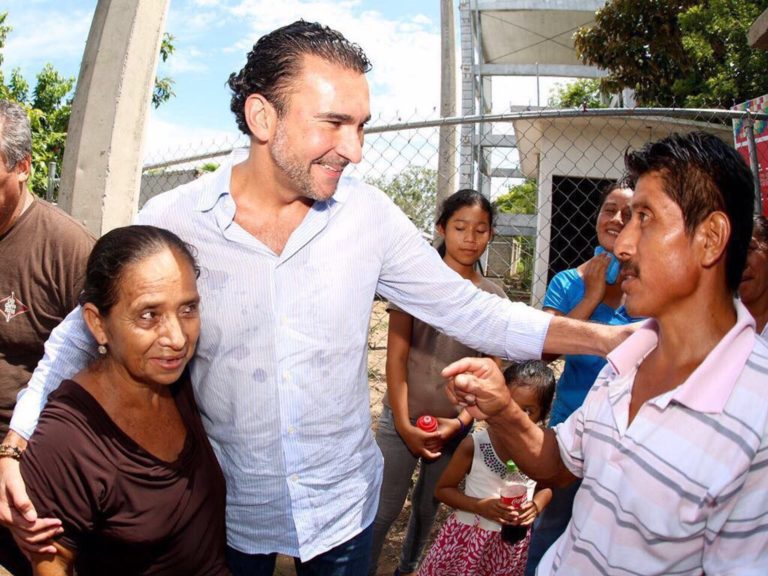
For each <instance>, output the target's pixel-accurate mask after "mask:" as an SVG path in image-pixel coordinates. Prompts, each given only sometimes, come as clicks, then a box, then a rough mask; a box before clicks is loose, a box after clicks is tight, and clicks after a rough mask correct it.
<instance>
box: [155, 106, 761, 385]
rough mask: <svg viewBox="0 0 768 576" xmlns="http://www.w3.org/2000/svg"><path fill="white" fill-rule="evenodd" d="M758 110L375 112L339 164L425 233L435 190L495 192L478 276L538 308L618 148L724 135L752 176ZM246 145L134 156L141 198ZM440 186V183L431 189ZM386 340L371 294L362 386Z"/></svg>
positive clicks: (608, 177)
mask: <svg viewBox="0 0 768 576" xmlns="http://www.w3.org/2000/svg"><path fill="white" fill-rule="evenodd" d="M766 120H768V116H766V115H759V114H752V113H750V112H744V111H733V110H690V109H595V110H527V111H520V112H516V113H509V114H502V115H495V116H484V117H466V118H451V119H441V120H427V121H414V120H410V121H407V122H404V121H402V119H401V118H398V119H397V120H396V121H395V122H390V123H385V122H382V121H381V120H379V121H378V122H377V123H376V124H378V125H375V126H373V127H371V128H369V129H368V130H366V136H365V147H364V153H363V158H364V159H363V161H362V162H360V164H358V165H355V166H350V167H349V168H348V174H352V175H354V176H356V177H357V178H360V179H362V180H365V181H367V182H369V183H372V184H374V185H376V186H378V187H379V188H381V189H382V190H384V191H385V192H386V193H387V194H388V195H389V196H390V197H391V198H392V199H393V200H394V201H395V203H396V204H397V205H398V206H399V207H400V208H401V209H402V210H403V211H404V212H405V213H406V214H407V215H408V216H409V217H410V218H411V220H412V221H413V222H414V224H415V225H416V226H417V227H418V228H419V229H421V230H422V231H423V233H424V235H425V237H426V238H428V239H431V238H432V237H433V235H434V220H435V210H436V203H437V198H438V197H441V198H442V197H445V196H447V195H448V194H450V193H452V192H454V191H455V190H458V189H459V188H475V189H478V190H480V191H481V192H483V193H484V194H485V195H487V196H488V197H490V198H491V199H492V200H494V201H497V203H498V204H499V206H500V207H501V208H503V209H504V211H502V212H500V213H499V214H498V216H497V221H496V225H495V230H496V235H495V236H494V239H493V241H492V242H491V244H490V246H489V249H488V251H487V255H486V257H485V258H484V262H483V264H484V270H485V273H486V276H488V277H489V278H491V279H492V280H493V281H494V282H496V283H498V284H499V285H500V286H502V287H503V288H504V289H505V291H506V293H507V295H508V296H509V297H510V298H511V299H513V300H516V301H523V302H527V303H530V304H532V305H534V306H540V305H541V302H542V300H543V297H544V293H545V291H546V286H547V283H548V282H549V280H550V279H551V277H552V276H553V275H554V274H555V273H557V272H559V271H560V270H564V269H566V268H572V267H574V266H576V265H578V264H580V263H581V262H584V261H585V260H587V259H589V258H590V257H591V256H592V255H593V250H594V248H595V246H596V233H595V228H594V224H595V220H596V217H597V211H598V208H599V206H598V203H599V200H600V195H601V192H602V190H603V189H604V188H605V187H606V186H607V185H608V184H610V183H611V182H613V181H615V180H617V179H619V178H621V177H622V175H623V168H624V163H623V157H624V152H625V151H626V150H627V149H628V148H633V149H634V148H639V147H641V146H643V145H644V144H645V143H647V142H649V141H653V140H658V139H659V138H663V137H664V136H667V135H669V134H671V133H673V132H688V131H692V130H703V131H706V132H709V133H712V134H715V135H717V136H718V137H720V138H722V139H723V140H724V141H726V142H728V143H730V144H733V143H734V138H735V141H736V142H737V148H738V149H739V151H740V152H741V153H742V154H743V155H744V157H745V160H747V161H748V162H749V161H750V159H751V165H752V166H753V173H754V174H755V179H756V182H758V181H759V176H760V177H763V179H764V180H768V178H765V177H764V175H763V174H762V173H761V172H760V171H759V170H758V167H765V168H768V155H766V157H762V156H761V151H760V150H759V148H758V147H757V146H756V139H755V136H754V134H755V132H758V133H759V132H760V131H762V130H763V129H764V128H765V126H764V124H765V122H766ZM755 124H757V127H756V129H755ZM446 128H453V129H454V131H455V135H451V134H450V131H449V132H448V135H447V136H446V132H445V130H446ZM441 129H442V130H443V133H442V136H441V134H440V131H441ZM735 134H736V136H735ZM441 137H442V138H443V139H444V141H446V138H447V141H449V142H450V141H451V140H453V141H455V145H454V146H455V150H456V151H457V152H458V153H457V154H456V155H455V158H456V159H455V161H453V164H452V167H451V168H444V166H445V164H444V163H443V164H440V166H441V168H440V169H441V170H442V171H443V173H441V174H440V176H441V178H438V165H439V156H440V154H441V151H440V150H439V148H440V147H439V142H440V139H441ZM758 140H759V139H758ZM246 145H247V139H245V138H244V137H242V136H239V137H237V136H233V137H232V139H231V141H227V142H218V143H217V144H216V145H215V146H210V147H208V148H206V147H205V146H203V145H201V146H200V147H199V148H196V149H190V150H189V153H188V154H185V155H183V157H181V158H179V156H180V152H179V151H178V150H175V151H169V152H168V156H169V157H172V158H174V159H170V160H169V159H164V158H157V159H154V160H153V161H152V162H151V163H150V164H148V165H147V166H145V170H144V174H143V178H142V190H141V201H140V202H141V204H143V203H144V202H145V201H146V200H147V199H148V198H150V197H152V196H154V195H156V194H158V193H160V192H163V191H165V190H169V189H171V188H173V187H175V186H178V185H180V184H183V183H185V182H188V181H189V180H191V179H193V178H196V177H197V176H199V175H200V174H201V173H202V172H204V171H206V170H210V169H215V167H216V166H217V165H218V163H219V162H221V160H222V159H223V158H224V157H225V156H226V155H227V154H228V153H229V152H230V151H231V149H232V148H234V147H237V146H246ZM758 175H759V176H758ZM439 180H440V184H439V183H438V181H439ZM439 185H440V186H442V187H446V186H449V187H451V189H448V190H438V186H439ZM756 208H757V209H759V203H758V206H757V207H756ZM386 339H387V313H386V310H385V305H384V303H383V302H376V303H374V308H373V313H372V316H371V331H370V339H369V349H370V354H369V376H370V379H371V381H372V385H373V386H380V387H383V386H384V361H385V356H386Z"/></svg>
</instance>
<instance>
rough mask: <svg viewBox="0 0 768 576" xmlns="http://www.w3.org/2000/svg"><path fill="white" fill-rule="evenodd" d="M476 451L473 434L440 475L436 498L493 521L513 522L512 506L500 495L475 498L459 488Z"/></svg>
mask: <svg viewBox="0 0 768 576" xmlns="http://www.w3.org/2000/svg"><path fill="white" fill-rule="evenodd" d="M474 452H475V445H474V442H473V440H472V436H467V437H466V438H464V440H462V441H461V444H459V447H458V448H457V449H456V451H455V452H454V453H453V457H452V458H451V461H450V462H449V463H448V466H447V467H446V469H445V471H444V472H443V474H442V476H440V480H438V481H437V487H436V488H435V498H437V499H438V500H440V501H441V502H443V503H444V504H447V505H448V506H450V507H451V508H456V509H458V510H463V511H465V512H469V513H471V514H478V515H480V516H482V517H483V518H487V519H488V520H491V521H492V522H498V523H499V524H509V523H511V520H512V514H513V512H512V508H511V507H510V506H505V505H504V504H502V503H501V499H500V498H499V497H497V496H494V497H489V498H473V497H471V496H467V495H466V494H464V493H463V492H462V491H461V490H459V484H460V483H461V481H462V480H463V479H464V477H465V476H466V475H467V474H468V473H469V471H470V469H471V468H472V456H473V455H474Z"/></svg>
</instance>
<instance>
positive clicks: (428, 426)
mask: <svg viewBox="0 0 768 576" xmlns="http://www.w3.org/2000/svg"><path fill="white" fill-rule="evenodd" d="M416 426H418V427H419V428H420V429H421V430H424V432H437V418H435V417H434V416H430V415H428V414H425V415H424V416H419V418H418V419H417V420H416Z"/></svg>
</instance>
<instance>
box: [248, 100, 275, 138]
mask: <svg viewBox="0 0 768 576" xmlns="http://www.w3.org/2000/svg"><path fill="white" fill-rule="evenodd" d="M244 113H245V121H246V123H247V124H248V128H249V129H250V130H251V134H253V137H254V138H256V140H259V141H260V142H267V141H269V140H270V139H271V138H272V134H273V131H274V127H275V126H276V124H277V110H275V107H274V106H272V104H271V103H270V102H269V100H267V99H266V98H265V97H264V96H262V95H261V94H251V95H250V96H248V98H246V100H245V107H244Z"/></svg>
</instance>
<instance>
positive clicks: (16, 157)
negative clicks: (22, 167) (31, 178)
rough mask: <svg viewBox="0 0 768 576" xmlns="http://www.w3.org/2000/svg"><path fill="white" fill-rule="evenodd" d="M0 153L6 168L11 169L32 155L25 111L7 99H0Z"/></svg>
mask: <svg viewBox="0 0 768 576" xmlns="http://www.w3.org/2000/svg"><path fill="white" fill-rule="evenodd" d="M0 155H2V157H3V159H4V160H5V168H6V169H7V170H13V169H14V168H15V167H16V165H17V164H18V163H19V162H21V161H22V160H24V158H26V157H27V156H31V155H32V131H31V129H30V127H29V118H28V117H27V113H26V111H25V110H24V108H22V107H21V106H19V105H18V104H16V102H11V101H9V100H0Z"/></svg>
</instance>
